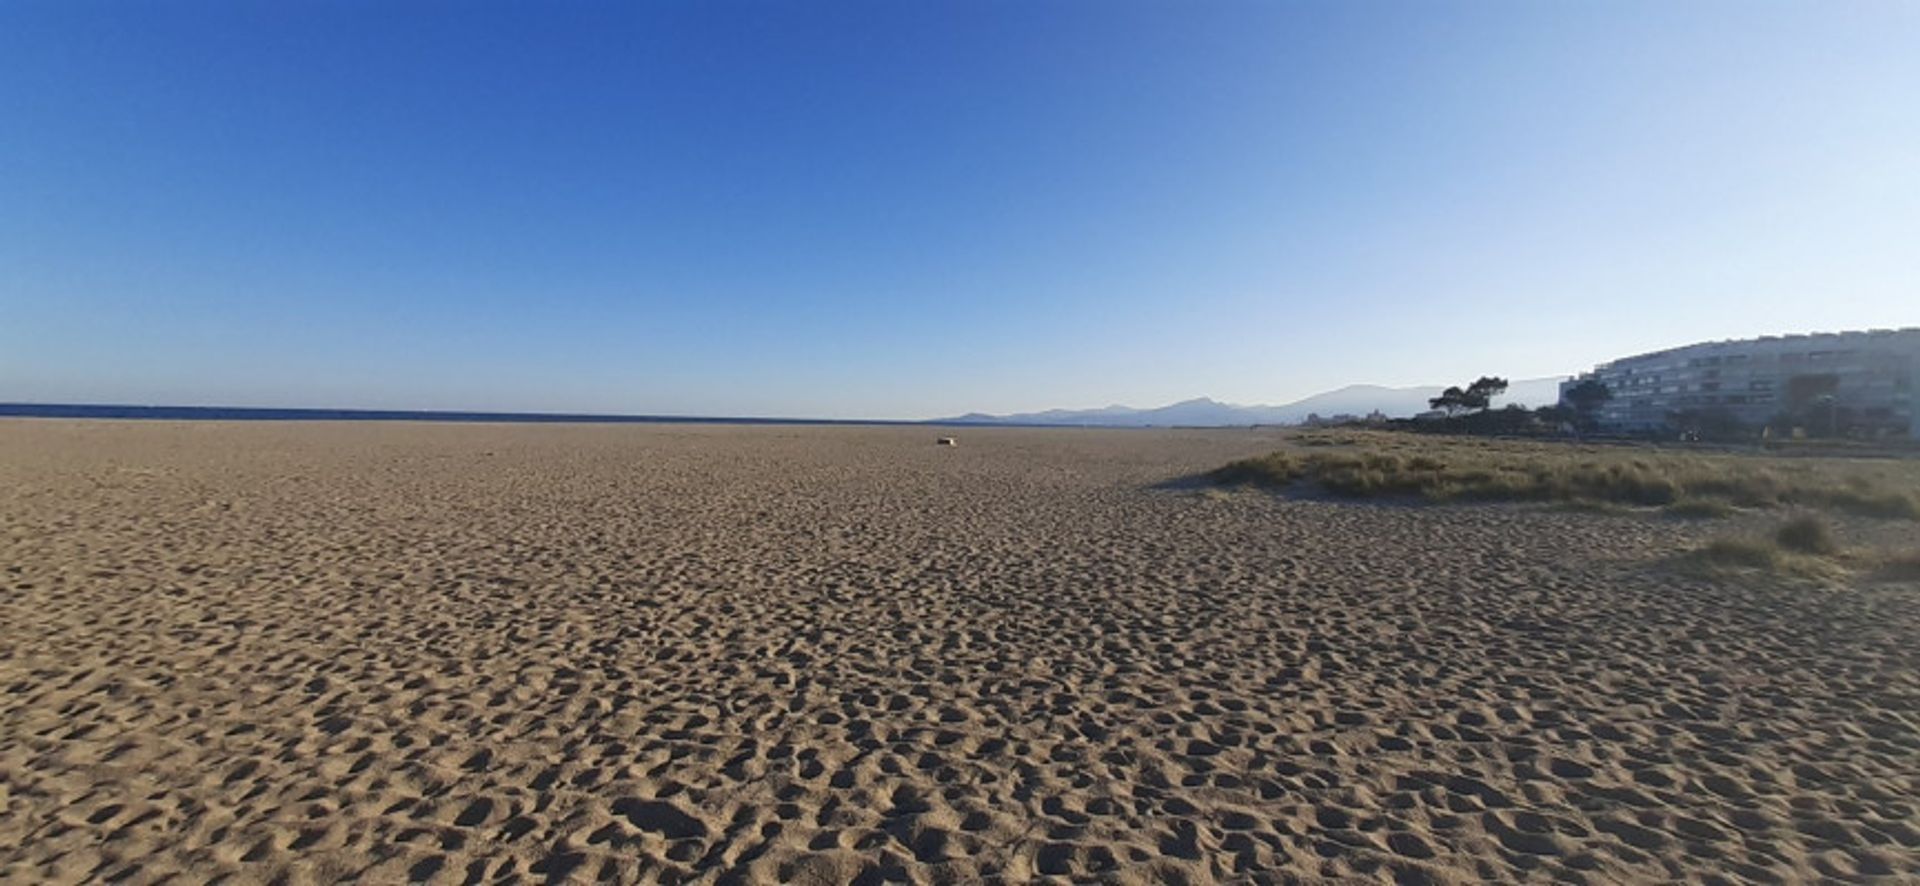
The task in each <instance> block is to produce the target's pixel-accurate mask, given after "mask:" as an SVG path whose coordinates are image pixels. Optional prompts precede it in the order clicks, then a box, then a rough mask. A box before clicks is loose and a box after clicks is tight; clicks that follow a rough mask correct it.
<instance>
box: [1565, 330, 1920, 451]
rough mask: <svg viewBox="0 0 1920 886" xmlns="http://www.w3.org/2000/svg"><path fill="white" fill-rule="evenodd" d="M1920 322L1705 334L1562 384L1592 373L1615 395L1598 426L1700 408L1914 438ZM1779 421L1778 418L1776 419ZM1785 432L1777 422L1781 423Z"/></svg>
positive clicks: (1670, 422)
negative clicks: (1739, 336) (1709, 337)
mask: <svg viewBox="0 0 1920 886" xmlns="http://www.w3.org/2000/svg"><path fill="white" fill-rule="evenodd" d="M1916 373H1920V327H1908V328H1902V329H1875V330H1871V331H1866V332H1836V333H1816V334H1812V335H1781V336H1766V337H1763V338H1755V339H1745V340H1741V341H1721V342H1707V343H1704V344H1697V345H1687V346H1685V347H1679V348H1670V349H1667V350H1664V351H1654V352H1652V353H1649V354H1641V355H1639V356H1635V357H1626V358H1623V359H1619V360H1614V361H1612V362H1610V363H1603V364H1601V365H1599V366H1596V367H1594V369H1593V371H1592V372H1589V373H1587V374H1585V375H1582V376H1580V377H1578V378H1575V379H1572V380H1569V381H1566V382H1562V383H1561V385H1560V395H1561V400H1562V402H1565V399H1566V392H1567V389H1568V388H1570V387H1572V386H1573V385H1575V384H1578V383H1579V382H1581V381H1584V380H1586V379H1590V378H1591V379H1598V380H1599V381H1600V382H1601V383H1603V384H1605V385H1606V386H1607V389H1608V390H1609V391H1611V392H1612V393H1613V398H1612V399H1611V400H1609V401H1607V402H1606V403H1605V404H1604V405H1603V406H1601V407H1600V409H1599V412H1598V420H1599V422H1600V424H1601V426H1603V427H1606V428H1610V429H1613V430H1621V431H1646V430H1655V429H1661V428H1671V427H1675V426H1678V425H1683V424H1686V423H1688V422H1691V421H1697V420H1699V418H1700V417H1701V416H1710V417H1714V418H1717V419H1722V420H1731V421H1734V422H1737V423H1739V424H1742V425H1745V426H1748V427H1752V428H1756V429H1757V428H1760V427H1764V426H1768V425H1781V424H1790V425H1800V426H1811V427H1812V429H1814V430H1825V429H1826V428H1825V427H1823V426H1824V425H1828V424H1831V425H1832V429H1834V430H1837V431H1841V432H1852V433H1865V434H1873V435H1884V434H1905V435H1908V436H1911V437H1913V438H1916V439H1920V413H1916V410H1915V409H1914V393H1915V391H1916V389H1917V388H1920V376H1917V375H1916ZM1783 417H1784V421H1776V419H1782V418H1783ZM1782 430H1784V428H1782Z"/></svg>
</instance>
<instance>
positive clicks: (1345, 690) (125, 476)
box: [0, 421, 1920, 883]
mask: <svg viewBox="0 0 1920 886" xmlns="http://www.w3.org/2000/svg"><path fill="white" fill-rule="evenodd" d="M935 436H936V432H934V431H930V430H922V429H912V428H825V427H823V428H811V427H717V426H716V427H708V426H549V427H534V426H482V425H465V426H463V425H405V424H369V425H362V424H259V425H225V424H211V423H209V424H168V423H112V422H97V423H77V422H76V423H66V422H36V421H11V422H0V589H4V592H5V593H4V596H3V597H0V626H3V627H4V632H3V633H0V685H3V686H4V687H5V694H4V696H0V880H5V881H8V882H34V881H67V882H77V881H91V880H100V879H107V878H115V879H118V878H126V879H130V880H132V881H135V882H149V881H159V880H166V879H169V878H172V879H173V880H174V881H176V882H200V881H205V880H210V879H215V878H226V879H228V880H230V881H232V882H266V881H285V882H294V883H299V882H320V881H329V882H330V881H336V880H340V879H349V878H351V879H363V880H374V881H403V880H409V879H412V880H432V881H435V882H481V881H485V882H494V881H496V880H500V879H507V880H518V881H522V882H527V881H532V882H550V881H559V880H565V879H572V880H576V881H594V880H614V881H622V882H627V881H635V880H662V881H679V880H696V879H697V880H705V881H713V880H718V881H773V880H785V881H792V882H803V883H841V882H850V881H880V880H912V881H918V882H969V881H976V880H981V879H995V880H1000V881H1006V882H1020V881H1027V880H1039V879H1055V880H1073V881H1087V880H1108V881H1115V882H1194V883H1204V882H1220V881H1231V880H1240V879H1283V880H1284V879H1321V878H1353V879H1356V880H1360V881H1383V880H1384V881H1389V882H1392V881H1399V882H1414V883H1418V882H1474V881H1482V880H1501V881H1510V880H1529V879H1530V880H1558V881H1575V882H1578V881H1588V882H1611V881H1620V880H1631V881H1668V880H1694V881H1714V880H1721V881H1724V880H1735V881H1739V880H1756V881H1773V880H1806V879H1819V878H1856V877H1872V876H1881V877H1886V878H1889V879H1912V878H1916V877H1920V824H1916V821H1920V800H1917V798H1920V643H1916V642H1915V639H1914V638H1915V637H1920V593H1917V592H1916V589H1915V588H1913V587H1911V586H1907V587H1901V586H1891V585H1890V586H1876V587H1861V588H1855V589H1846V590H1821V589H1815V588H1789V587H1784V586H1771V585H1765V586H1729V585H1727V584H1715V583H1711V582H1707V581H1704V580H1701V579H1696V578H1687V577H1684V576H1683V575H1682V574H1680V573H1676V572H1674V571H1672V570H1666V569H1662V568H1660V567H1659V565H1658V562H1659V560H1660V559H1661V558H1662V557H1664V556H1667V555H1669V554H1671V553H1672V552H1674V551H1676V550H1679V549H1680V548H1681V547H1683V546H1685V545H1688V544H1691V543H1693V542H1694V541H1697V540H1698V538H1699V537H1701V536H1703V535H1705V534H1709V533H1712V532H1715V531H1717V529H1716V528H1714V527H1706V526H1701V525H1698V524H1689V523H1680V522H1673V521H1664V520H1659V519H1655V518H1649V517H1635V516H1625V517H1621V516H1596V515H1590V514H1573V513H1560V512H1554V511H1550V510H1543V509H1538V508H1529V507H1505V506H1501V507H1460V508H1419V507H1406V506H1396V505H1379V504H1349V503H1337V502H1314V501H1288V500H1284V499H1281V498H1277V497H1275V496H1272V495H1268V494H1265V493H1258V492H1244V493H1236V494H1230V495H1217V494H1200V493H1198V492H1196V491H1194V490H1192V489H1183V488H1179V487H1178V486H1177V485H1174V486H1169V485H1167V483H1166V481H1169V480H1173V479H1176V478H1178V477H1181V476H1184V475H1187V474H1190V473H1192V472H1195V471H1199V470H1203V469H1207V468H1211V467H1214V466H1216V465H1219V464H1221V463H1223V462H1225V461H1227V460H1229V459H1232V458H1236V457H1241V456H1245V455H1249V454H1253V453H1257V452H1261V451H1264V450H1265V449H1267V448H1269V446H1270V443H1271V440H1272V436H1271V434H1267V433H1260V432H1246V431H1205V432H1201V431H1195V432H1180V431H1042V430H1011V429H1004V430H1003V429H993V430H985V429H981V430H968V431H965V432H963V434H962V439H961V443H962V445H961V446H960V447H958V448H952V449H949V448H943V447H936V446H934V445H933V438H934V437H935ZM1863 531H1866V530H1863ZM1873 531H1881V532H1885V531H1890V530H1887V529H1884V528H1882V529H1878V530H1873Z"/></svg>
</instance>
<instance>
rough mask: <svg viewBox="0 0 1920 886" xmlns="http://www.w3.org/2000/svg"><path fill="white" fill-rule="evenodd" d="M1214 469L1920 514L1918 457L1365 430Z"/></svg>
mask: <svg viewBox="0 0 1920 886" xmlns="http://www.w3.org/2000/svg"><path fill="white" fill-rule="evenodd" d="M1208 477H1209V479H1210V480H1212V481H1213V482H1215V483H1219V484H1223V485H1258V486H1265V487H1271V488H1278V489H1286V490H1299V491H1304V492H1310V493H1311V492H1318V493H1321V494H1326V495H1331V496H1336V497H1344V498H1382V497H1399V498H1410V499H1419V500H1424V501H1430V502H1471V501H1515V502H1548V503H1573V502H1587V503H1608V504H1612V505H1620V506H1628V507H1643V508H1663V509H1665V511H1666V512H1667V513H1669V514H1671V515H1673V516H1676V517H1692V518H1709V517H1724V516H1729V515H1730V514H1732V513H1733V509H1735V508H1756V509H1759V508H1781V507H1791V508H1799V509H1803V510H1808V509H1819V510H1829V511H1835V512H1841V513H1847V514H1855V515H1859V516H1865V517H1876V518H1883V519H1904V520H1920V461H1916V460H1912V459H1888V458H1882V459H1867V458H1839V457H1825V458H1814V457H1780V456H1769V455H1761V454H1746V453H1738V452H1710V451H1699V450H1692V449H1686V450H1680V449H1667V448H1661V447H1657V446H1648V445H1589V444H1576V443H1570V442H1548V441H1529V440H1490V439H1486V438H1452V439H1449V438H1437V437H1433V436H1426V435H1421V436H1418V437H1416V436H1414V435H1407V434H1395V433H1393V432H1360V431H1355V432H1350V433H1346V434H1342V435H1340V437H1339V438H1333V437H1330V436H1327V435H1302V437H1300V438H1297V439H1295V440H1294V441H1290V442H1289V445H1287V446H1286V447H1285V448H1282V449H1278V450H1275V451H1273V452H1270V453H1267V454H1265V455H1260V456H1256V457H1253V458H1248V459H1242V460H1240V461H1236V462H1233V463H1231V464H1227V465H1224V466H1222V467H1221V468H1219V469H1218V470H1215V471H1213V472H1212V473H1211V474H1209V475H1208Z"/></svg>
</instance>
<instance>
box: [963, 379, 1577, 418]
mask: <svg viewBox="0 0 1920 886" xmlns="http://www.w3.org/2000/svg"><path fill="white" fill-rule="evenodd" d="M1442 390H1445V386H1443V385H1431V386H1423V387H1410V388H1389V387H1382V386H1380V385H1348V386H1346V387H1344V388H1340V389H1339V390H1334V391H1326V392H1324V393H1319V394H1315V395H1313V396H1311V397H1308V398H1306V399H1304V400H1296V401H1294V402H1292V403H1288V404H1285V405H1282V406H1241V405H1238V404H1234V403H1221V402H1220V401H1218V400H1212V399H1208V398H1206V397H1198V398H1195V399H1192V400H1182V401H1180V402H1178V403H1172V404H1169V405H1166V406H1161V407H1158V408H1154V409H1134V408H1132V407H1128V406H1108V407H1105V408H1101V409H1049V410H1046V411H1045V412H1022V413H1017V414H1014V415H987V414H985V413H980V412H970V413H967V414H966V415H960V416H955V417H953V418H943V419H938V421H940V422H943V423H950V424H970V425H972V424H977V425H1068V426H1073V427H1123V428H1145V427H1175V426H1178V427H1235V426H1242V425H1290V424H1299V423H1300V422H1303V421H1305V420H1306V419H1307V416H1309V415H1319V416H1320V417H1322V418H1331V417H1333V416H1336V415H1366V414H1367V413H1369V412H1373V411H1375V410H1378V411H1380V412H1382V413H1385V414H1386V415H1387V417H1389V418H1407V417H1410V416H1414V415H1418V414H1420V413H1422V412H1425V411H1427V401H1428V400H1430V399H1432V398H1434V397H1438V396H1440V392H1441V391H1442ZM1559 399H1560V379H1559V378H1558V377H1554V378H1529V379H1521V380H1519V381H1515V382H1513V383H1512V384H1511V385H1510V386H1509V387H1508V388H1507V393H1506V394H1505V395H1504V396H1502V397H1499V398H1497V399H1495V400H1494V401H1493V405H1494V406H1495V407H1501V406H1505V405H1507V404H1508V403H1518V404H1520V405H1522V406H1529V407H1536V406H1548V405H1551V404H1553V403H1555V402H1558V401H1559Z"/></svg>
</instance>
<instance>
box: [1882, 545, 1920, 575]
mask: <svg viewBox="0 0 1920 886" xmlns="http://www.w3.org/2000/svg"><path fill="white" fill-rule="evenodd" d="M1875 575H1876V577H1878V578H1879V579H1881V580H1882V581H1911V582H1920V549H1915V550H1911V551H1902V552H1900V553H1893V554H1886V555H1884V556H1883V557H1882V558H1881V560H1880V568H1879V569H1878V570H1876V572H1875Z"/></svg>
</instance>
